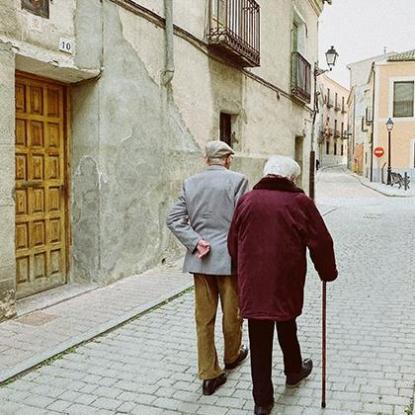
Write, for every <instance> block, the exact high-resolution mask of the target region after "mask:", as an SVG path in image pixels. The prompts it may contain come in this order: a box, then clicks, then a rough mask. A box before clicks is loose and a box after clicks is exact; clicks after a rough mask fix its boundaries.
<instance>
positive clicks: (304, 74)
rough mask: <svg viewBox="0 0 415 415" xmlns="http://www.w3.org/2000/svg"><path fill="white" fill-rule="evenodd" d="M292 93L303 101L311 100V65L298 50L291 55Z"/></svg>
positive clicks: (308, 101)
mask: <svg viewBox="0 0 415 415" xmlns="http://www.w3.org/2000/svg"><path fill="white" fill-rule="evenodd" d="M291 93H292V94H293V95H294V96H295V97H297V98H299V99H301V100H302V101H305V102H307V103H310V102H311V65H310V63H309V62H308V61H307V60H306V59H305V58H304V57H303V56H302V55H301V54H299V53H298V52H293V53H292V55H291Z"/></svg>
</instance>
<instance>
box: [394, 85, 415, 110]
mask: <svg viewBox="0 0 415 415" xmlns="http://www.w3.org/2000/svg"><path fill="white" fill-rule="evenodd" d="M393 86H394V88H393V116H394V117H413V116H414V82H413V81H412V82H395V83H394V85H393Z"/></svg>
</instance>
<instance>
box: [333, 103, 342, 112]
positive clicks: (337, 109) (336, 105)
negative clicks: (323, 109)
mask: <svg viewBox="0 0 415 415" xmlns="http://www.w3.org/2000/svg"><path fill="white" fill-rule="evenodd" d="M340 109H341V108H340V103H339V102H338V101H336V102H335V103H334V111H340Z"/></svg>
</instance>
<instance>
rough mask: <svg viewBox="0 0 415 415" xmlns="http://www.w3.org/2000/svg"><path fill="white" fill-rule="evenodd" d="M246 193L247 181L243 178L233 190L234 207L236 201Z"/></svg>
mask: <svg viewBox="0 0 415 415" xmlns="http://www.w3.org/2000/svg"><path fill="white" fill-rule="evenodd" d="M247 191H248V179H247V178H246V177H245V176H243V178H242V179H241V181H240V182H239V183H238V186H237V187H236V190H235V206H236V205H237V203H238V200H239V199H240V198H241V196H243V195H244V194H245V193H246V192H247Z"/></svg>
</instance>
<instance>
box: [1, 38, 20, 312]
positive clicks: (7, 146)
mask: <svg viewBox="0 0 415 415" xmlns="http://www.w3.org/2000/svg"><path fill="white" fill-rule="evenodd" d="M0 91H1V92H0V95H1V99H0V172H1V174H0V177H1V180H0V320H1V319H2V318H4V317H11V316H13V315H14V314H15V307H14V298H15V292H16V288H15V274H16V265H15V259H14V258H15V254H14V233H15V225H14V224H15V213H14V212H15V205H14V194H13V193H14V177H15V175H14V169H15V167H14V125H15V120H14V53H13V51H12V47H11V44H10V43H3V42H1V41H0ZM10 108H13V110H12V111H10Z"/></svg>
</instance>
